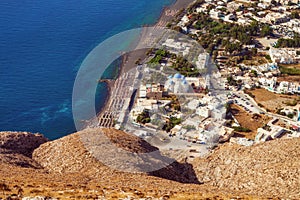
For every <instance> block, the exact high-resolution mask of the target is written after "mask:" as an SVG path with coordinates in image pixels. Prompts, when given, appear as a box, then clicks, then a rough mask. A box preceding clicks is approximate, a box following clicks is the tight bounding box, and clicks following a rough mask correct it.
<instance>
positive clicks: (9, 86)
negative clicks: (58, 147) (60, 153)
mask: <svg viewBox="0 0 300 200" xmlns="http://www.w3.org/2000/svg"><path fill="white" fill-rule="evenodd" d="M172 1H173V0H152V1H147V0H114V1H112V0H88V1H87V0H76V1H74V0H72V1H71V0H45V1H36V0H23V1H19V0H9V1H0V81H1V83H0V130H17V131H31V132H40V133H43V134H44V135H45V136H46V137H48V138H50V139H55V138H59V137H62V136H64V135H67V134H69V133H71V132H74V131H75V127H74V122H73V118H72V110H71V104H72V88H73V82H74V80H75V77H76V72H77V70H78V68H79V66H80V64H81V62H82V60H83V59H84V58H85V56H86V55H87V54H88V53H89V52H90V51H91V50H92V49H93V47H95V46H96V45H97V44H99V43H100V42H101V41H103V40H105V39H106V38H108V37H110V36H112V35H114V34H116V33H118V32H121V31H124V30H127V29H131V28H137V27H141V26H142V25H144V24H152V23H154V22H155V21H156V20H157V19H158V17H159V15H160V12H161V10H162V9H163V7H164V6H166V5H169V4H170V3H172ZM112 72H114V70H112ZM99 94H100V97H99V96H98V98H97V100H98V101H99V104H98V105H100V107H101V105H102V104H103V102H104V100H105V96H106V95H107V90H106V88H105V87H104V86H103V87H100V93H99Z"/></svg>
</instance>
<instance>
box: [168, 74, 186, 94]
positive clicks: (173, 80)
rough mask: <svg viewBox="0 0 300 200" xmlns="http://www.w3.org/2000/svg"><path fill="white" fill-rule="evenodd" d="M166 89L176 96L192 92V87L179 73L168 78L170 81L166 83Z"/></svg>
mask: <svg viewBox="0 0 300 200" xmlns="http://www.w3.org/2000/svg"><path fill="white" fill-rule="evenodd" d="M165 88H166V89H167V90H168V91H171V92H172V93H174V94H178V93H188V92H190V91H191V87H190V85H189V84H188V82H187V81H186V78H185V76H183V75H181V74H178V73H177V74H175V75H174V76H169V77H168V80H167V81H166V83H165Z"/></svg>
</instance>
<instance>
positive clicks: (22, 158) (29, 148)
mask: <svg viewBox="0 0 300 200" xmlns="http://www.w3.org/2000/svg"><path fill="white" fill-rule="evenodd" d="M47 141H48V139H46V138H45V137H44V136H43V135H41V134H32V133H28V132H0V163H6V164H11V165H15V166H20V167H32V168H41V166H40V165H39V164H38V163H37V162H35V161H34V160H33V159H32V158H31V156H32V152H33V150H34V149H36V148H37V147H39V146H40V145H41V144H43V143H45V142H47Z"/></svg>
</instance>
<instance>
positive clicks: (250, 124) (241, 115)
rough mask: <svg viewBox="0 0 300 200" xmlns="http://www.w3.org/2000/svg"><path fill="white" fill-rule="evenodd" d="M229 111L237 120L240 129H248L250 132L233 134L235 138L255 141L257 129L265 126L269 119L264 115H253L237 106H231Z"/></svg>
mask: <svg viewBox="0 0 300 200" xmlns="http://www.w3.org/2000/svg"><path fill="white" fill-rule="evenodd" d="M231 111H232V114H233V115H234V117H235V118H236V119H237V120H238V122H239V123H240V125H241V126H242V127H245V128H248V129H250V130H251V132H239V133H235V136H242V137H246V138H248V139H252V140H254V139H255V136H256V134H257V129H258V128H260V127H262V126H263V125H264V124H266V123H267V122H268V121H269V120H270V118H269V117H267V116H265V115H256V116H255V115H253V114H250V113H248V112H246V111H245V110H244V109H243V108H242V107H240V106H238V105H235V104H233V105H231Z"/></svg>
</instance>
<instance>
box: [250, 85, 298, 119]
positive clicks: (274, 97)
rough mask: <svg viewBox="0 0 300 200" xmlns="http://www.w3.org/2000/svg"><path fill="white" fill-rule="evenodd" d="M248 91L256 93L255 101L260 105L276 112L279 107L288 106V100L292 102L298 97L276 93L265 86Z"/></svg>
mask: <svg viewBox="0 0 300 200" xmlns="http://www.w3.org/2000/svg"><path fill="white" fill-rule="evenodd" d="M247 92H249V93H251V94H252V95H254V99H255V101H256V102H257V103H258V104H259V105H262V106H263V107H264V108H265V109H267V110H269V111H270V112H273V113H276V110H278V109H279V108H282V107H284V106H286V105H287V104H286V103H287V102H292V101H293V100H297V99H298V97H297V96H295V95H284V94H276V93H273V92H270V91H268V90H265V89H263V88H259V89H255V90H247Z"/></svg>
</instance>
